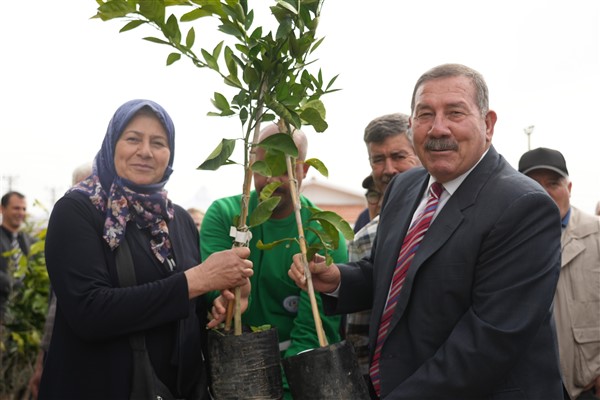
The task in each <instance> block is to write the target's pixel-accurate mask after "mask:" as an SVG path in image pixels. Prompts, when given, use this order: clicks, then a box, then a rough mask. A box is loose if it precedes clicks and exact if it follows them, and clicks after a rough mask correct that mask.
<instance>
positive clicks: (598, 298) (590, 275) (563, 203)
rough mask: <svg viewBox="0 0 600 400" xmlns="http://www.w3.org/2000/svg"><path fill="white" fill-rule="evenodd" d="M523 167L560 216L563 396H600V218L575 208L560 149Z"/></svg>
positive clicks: (531, 154)
mask: <svg viewBox="0 0 600 400" xmlns="http://www.w3.org/2000/svg"><path fill="white" fill-rule="evenodd" d="M519 171H520V172H522V173H523V174H525V175H527V176H528V177H530V178H532V179H534V180H535V181H537V182H538V183H539V184H540V185H542V187H543V188H544V189H545V190H546V191H547V192H548V194H549V195H550V197H552V199H553V200H554V202H555V203H556V205H557V206H558V208H559V210H560V217H561V219H562V235H561V250H562V257H561V258H562V260H561V261H562V262H561V272H560V277H559V279H558V286H557V288H556V295H555V298H554V318H555V321H556V331H557V335H558V346H559V355H560V366H561V371H562V375H563V385H564V388H565V399H566V400H567V399H580V400H583V399H594V398H600V220H599V219H598V218H597V217H595V216H593V215H590V214H587V213H585V212H583V211H581V210H579V209H578V208H575V207H573V206H571V204H570V197H571V185H572V184H571V181H570V179H569V172H568V170H567V163H566V162H565V158H564V157H563V155H562V154H561V153H560V152H558V151H556V150H552V149H547V148H544V147H540V148H537V149H535V150H531V151H528V152H527V153H525V154H523V156H522V157H521V159H520V160H519ZM594 394H595V396H594Z"/></svg>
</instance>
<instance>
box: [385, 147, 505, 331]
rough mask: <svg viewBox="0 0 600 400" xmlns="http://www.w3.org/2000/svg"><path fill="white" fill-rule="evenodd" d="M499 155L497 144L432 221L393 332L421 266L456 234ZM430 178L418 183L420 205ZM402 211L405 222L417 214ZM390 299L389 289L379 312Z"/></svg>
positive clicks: (413, 265)
mask: <svg viewBox="0 0 600 400" xmlns="http://www.w3.org/2000/svg"><path fill="white" fill-rule="evenodd" d="M498 158H499V155H498V153H497V152H496V151H495V150H494V148H493V147H491V148H490V150H489V151H488V154H486V156H485V157H484V158H483V159H482V160H481V162H480V163H479V164H478V165H477V167H476V168H475V169H473V171H471V173H470V174H469V176H467V178H466V179H465V180H464V182H463V183H462V184H461V185H460V186H459V188H458V189H457V190H456V192H455V193H454V194H453V195H452V197H450V199H448V202H447V203H446V204H445V206H444V208H443V209H442V210H441V211H440V213H439V214H438V215H437V217H436V219H435V220H434V221H433V222H432V224H431V226H430V227H429V229H428V230H427V233H426V235H425V237H424V238H423V241H422V242H421V245H420V246H419V249H418V250H417V252H416V254H415V256H414V259H413V261H412V263H411V265H410V267H409V270H408V273H407V275H406V279H405V281H404V284H403V286H402V290H401V291H400V294H399V297H398V303H397V305H396V309H395V311H394V315H393V316H392V320H391V322H390V328H389V330H390V331H391V330H392V329H394V327H395V325H396V324H397V323H398V322H399V321H400V319H401V318H402V315H403V314H404V311H405V310H406V306H407V304H408V300H409V298H410V294H411V291H412V287H413V283H414V280H415V276H416V275H417V273H418V271H419V269H420V268H421V267H423V265H424V263H425V262H426V261H427V260H428V259H429V258H430V257H431V256H432V255H433V254H434V253H435V252H436V251H437V250H439V249H440V248H441V247H442V246H443V245H444V244H446V242H447V241H448V240H449V239H450V237H451V236H452V233H453V232H454V231H455V230H456V229H457V228H458V227H459V226H460V224H461V222H462V220H463V218H464V216H463V210H465V209H466V208H468V207H470V206H471V205H473V204H474V203H475V199H476V198H477V196H478V194H479V192H480V190H481V188H482V187H483V186H484V185H485V184H486V183H487V182H488V180H489V179H490V176H491V175H492V173H493V172H494V171H495V170H496V167H497V165H498ZM428 177H429V176H428V175H426V181H425V183H424V184H423V185H415V187H420V190H419V191H418V194H417V195H416V196H417V198H416V202H417V204H418V202H419V200H420V199H421V197H422V194H423V192H424V190H425V189H426V186H424V185H426V184H427V178H428ZM412 189H413V190H411V191H407V192H406V198H410V199H412V200H413V201H414V199H413V197H414V196H415V193H414V192H415V190H414V187H413V188H412ZM409 202H410V201H409ZM415 208H416V205H415ZM398 212H399V213H400V214H402V216H401V217H400V218H398V221H403V223H405V222H406V220H408V223H410V219H411V218H412V214H413V213H406V212H404V213H402V211H401V210H398ZM413 212H414V209H413ZM407 214H408V215H407ZM403 226H404V225H403ZM406 230H408V225H406V228H405V229H404V231H403V232H404V233H403V234H402V235H401V236H402V237H401V238H400V243H399V244H398V246H397V252H396V257H397V255H398V253H399V252H400V246H401V245H402V241H403V240H404V236H405V234H406ZM393 264H394V266H393V267H392V268H391V272H390V271H389V270H387V268H386V283H387V287H388V288H389V285H390V283H391V276H392V274H393V269H394V267H395V261H394V262H393ZM378 267H379V265H378ZM388 272H389V276H388ZM386 298H387V291H386V295H385V296H384V299H383V305H382V306H381V309H380V312H379V314H377V315H381V311H382V310H383V307H384V306H385V300H386Z"/></svg>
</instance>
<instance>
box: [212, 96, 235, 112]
mask: <svg viewBox="0 0 600 400" xmlns="http://www.w3.org/2000/svg"><path fill="white" fill-rule="evenodd" d="M211 101H212V103H213V105H214V106H215V107H217V108H218V109H219V110H220V111H230V110H231V106H230V105H229V102H228V101H227V99H226V98H225V96H223V95H222V94H221V93H218V92H215V98H214V99H211Z"/></svg>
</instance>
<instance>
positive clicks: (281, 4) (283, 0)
mask: <svg viewBox="0 0 600 400" xmlns="http://www.w3.org/2000/svg"><path fill="white" fill-rule="evenodd" d="M277 6H278V7H283V8H285V9H286V10H288V11H290V12H291V13H293V14H298V10H297V9H296V7H294V6H293V5H292V4H290V3H288V2H287V1H286V0H277Z"/></svg>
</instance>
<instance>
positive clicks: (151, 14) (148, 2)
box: [138, 0, 165, 26]
mask: <svg viewBox="0 0 600 400" xmlns="http://www.w3.org/2000/svg"><path fill="white" fill-rule="evenodd" d="M138 4H139V5H140V14H142V15H143V16H144V17H146V18H148V19H149V20H150V21H153V22H156V23H157V24H158V25H159V26H162V25H163V23H164V21H165V4H164V2H163V1H161V0H143V1H141V0H140V1H138Z"/></svg>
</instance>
